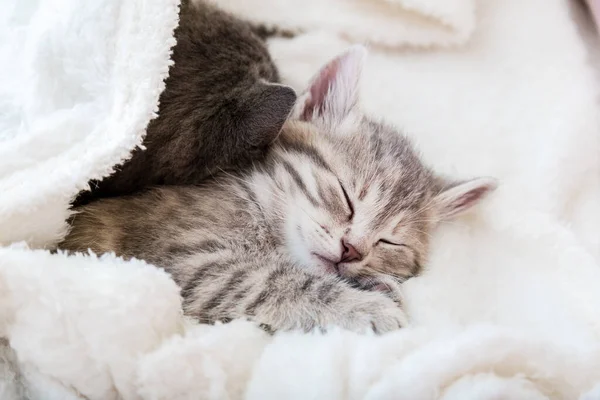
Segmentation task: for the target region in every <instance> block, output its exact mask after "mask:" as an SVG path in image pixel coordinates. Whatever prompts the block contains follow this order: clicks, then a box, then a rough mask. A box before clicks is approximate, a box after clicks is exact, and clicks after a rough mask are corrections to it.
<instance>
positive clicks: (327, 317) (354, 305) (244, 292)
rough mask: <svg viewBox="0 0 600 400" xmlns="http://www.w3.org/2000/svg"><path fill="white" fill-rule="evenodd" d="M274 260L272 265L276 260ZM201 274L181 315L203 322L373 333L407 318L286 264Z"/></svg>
mask: <svg viewBox="0 0 600 400" xmlns="http://www.w3.org/2000/svg"><path fill="white" fill-rule="evenodd" d="M274 261H275V260H274ZM227 265H228V267H227V268H224V269H221V270H220V271H219V273H218V274H211V275H210V278H209V275H207V274H203V279H201V280H191V281H190V282H188V284H187V285H186V287H185V288H184V290H183V295H184V298H185V300H186V301H185V312H186V313H187V314H189V315H191V316H193V317H196V318H198V319H199V320H200V321H201V322H214V321H217V320H222V319H230V318H244V317H246V318H249V319H251V320H254V321H256V322H258V323H262V324H266V325H269V326H270V327H271V328H272V329H275V330H288V329H302V330H305V331H310V330H312V329H314V328H317V327H319V328H327V327H329V326H340V327H343V328H346V329H349V330H352V331H357V332H365V331H368V330H371V329H372V330H374V331H375V332H377V333H383V332H388V331H392V330H396V329H399V328H401V327H402V326H403V325H405V324H406V321H407V319H406V316H405V314H404V312H403V311H402V309H401V307H400V306H399V304H398V303H397V302H396V301H395V300H394V299H393V298H392V297H391V296H388V295H386V294H385V293H381V292H378V291H369V290H365V289H362V288H359V287H353V286H352V284H351V283H350V282H348V281H345V280H342V279H340V278H338V277H336V276H332V275H318V274H315V273H313V272H310V271H307V270H304V269H302V268H301V267H299V266H297V265H294V264H293V263H290V262H288V261H286V260H282V259H278V260H276V262H274V263H269V264H268V267H264V264H263V266H261V267H258V266H257V265H256V264H255V262H253V261H241V262H239V263H236V265H232V263H230V262H228V264H227Z"/></svg>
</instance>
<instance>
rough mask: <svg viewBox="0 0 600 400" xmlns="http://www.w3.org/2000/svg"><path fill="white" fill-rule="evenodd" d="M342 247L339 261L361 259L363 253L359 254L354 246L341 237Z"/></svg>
mask: <svg viewBox="0 0 600 400" xmlns="http://www.w3.org/2000/svg"><path fill="white" fill-rule="evenodd" d="M342 247H343V248H344V251H343V253H342V259H341V260H340V262H353V261H360V260H362V259H363V255H362V254H360V253H359V252H358V250H356V248H355V247H354V246H352V245H351V244H350V243H348V242H346V241H345V240H344V239H342Z"/></svg>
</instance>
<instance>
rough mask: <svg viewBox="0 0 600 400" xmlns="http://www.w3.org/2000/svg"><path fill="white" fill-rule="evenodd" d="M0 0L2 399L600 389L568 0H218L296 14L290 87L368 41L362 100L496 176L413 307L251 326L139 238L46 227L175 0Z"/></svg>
mask: <svg viewBox="0 0 600 400" xmlns="http://www.w3.org/2000/svg"><path fill="white" fill-rule="evenodd" d="M5 3H7V4H4V5H3V6H4V7H3V12H2V13H1V14H0V21H2V23H1V24H0V68H1V69H2V73H1V74H0V244H2V245H3V246H4V247H2V248H0V336H4V337H6V338H7V339H8V340H9V341H10V347H9V346H7V345H6V342H2V341H0V349H1V351H0V398H2V399H13V398H21V397H28V398H33V399H119V398H122V399H242V398H244V399H282V398H285V399H296V398H297V399H373V400H379V399H407V400H415V399H416V400H420V399H445V400H450V399H460V400H464V399H532V400H537V399H540V400H541V399H586V400H593V399H600V312H599V310H600V290H598V286H599V284H600V157H599V155H600V145H599V141H600V113H598V99H599V97H598V94H599V93H598V88H599V77H600V74H598V72H597V71H598V69H597V66H598V61H597V60H598V53H597V51H595V50H594V49H598V48H600V47H599V46H598V45H599V43H598V41H597V37H596V35H594V34H593V33H592V32H593V28H592V25H591V24H590V22H589V20H587V19H586V17H585V15H583V14H582V11H581V9H580V8H578V6H573V5H570V4H569V2H567V1H566V0H565V1H559V0H556V1H552V2H549V1H547V0H494V1H485V2H484V1H481V2H478V1H476V0H376V1H369V0H355V1H352V2H346V1H341V0H319V1H316V0H314V1H310V2H308V3H306V4H304V3H303V4H302V6H298V3H297V2H295V1H294V0H279V1H277V2H270V1H268V0H223V1H220V2H219V3H220V4H221V5H222V6H223V7H226V8H227V9H229V10H231V11H233V12H237V13H240V14H241V15H244V16H246V17H247V18H250V19H253V20H255V21H259V22H266V23H273V24H279V25H282V26H284V27H288V28H292V29H295V30H298V31H300V32H303V33H302V34H301V35H299V36H298V37H297V38H295V39H293V40H291V41H289V40H281V39H275V40H273V41H272V42H271V48H272V50H273V53H274V55H275V57H276V59H277V61H278V63H279V65H280V67H281V69H282V75H283V77H284V78H285V79H286V80H287V82H288V83H290V84H291V85H293V86H295V87H297V88H300V87H302V86H303V85H304V84H305V82H306V80H307V79H308V78H309V77H310V75H311V74H312V73H314V71H315V70H316V68H317V67H318V65H320V64H321V63H322V62H324V61H325V60H326V59H328V58H330V57H331V56H333V55H334V54H335V53H337V52H339V51H341V50H343V49H344V48H345V47H346V46H348V44H349V43H350V42H356V41H359V42H367V43H369V44H370V45H371V56H370V59H369V61H368V65H367V68H366V71H365V73H366V77H365V81H364V87H363V92H364V106H365V108H366V109H367V110H369V112H371V113H372V114H374V115H377V116H381V117H383V118H386V119H387V120H389V121H391V122H394V123H396V124H398V125H399V126H401V127H403V128H404V129H405V130H406V132H407V133H408V134H409V135H410V136H412V137H413V138H414V140H415V142H416V143H417V145H418V146H419V148H420V149H421V151H422V153H423V156H424V157H425V159H426V160H427V161H428V162H430V163H431V164H432V165H434V166H435V167H436V168H437V169H438V170H439V171H441V172H445V173H448V174H451V175H453V176H458V177H461V176H464V177H469V176H473V175H492V176H496V177H497V178H499V179H500V181H501V186H500V188H499V190H498V191H497V192H496V193H495V194H494V196H493V197H491V198H490V199H489V201H487V202H486V203H485V204H484V205H483V206H482V207H480V208H479V210H478V211H477V212H475V213H472V214H471V215H469V216H467V217H465V218H463V219H462V220H460V221H458V222H456V223H453V224H449V225H447V226H444V227H443V228H442V229H441V230H440V232H438V233H437V234H436V235H435V237H434V245H433V248H434V250H433V254H432V258H431V262H430V265H429V270H428V271H427V272H426V273H425V274H424V275H423V276H422V277H419V278H415V279H412V280H410V281H409V282H407V284H406V299H407V306H408V312H409V315H410V317H411V321H412V323H411V326H410V327H408V328H406V329H404V330H402V331H399V332H396V333H392V334H388V335H384V336H380V337H378V336H373V335H371V336H369V335H364V336H361V335H356V334H353V333H349V332H344V331H339V330H333V331H331V332H329V333H328V334H326V335H322V334H316V333H315V334H309V335H304V334H300V333H294V332H292V333H281V334H277V335H275V336H274V337H271V336H268V335H267V334H265V333H264V332H262V331H261V330H260V329H258V328H257V327H255V326H254V325H252V324H250V323H248V322H245V321H234V322H232V323H230V324H227V325H219V326H204V325H198V324H195V323H194V322H193V321H187V320H185V318H183V317H182V314H181V307H180V305H181V304H180V298H179V294H178V289H177V287H176V286H175V284H174V283H173V281H172V280H171V279H170V278H169V277H168V276H167V274H165V273H164V272H162V271H161V270H159V269H157V268H154V267H152V266H150V265H147V264H146V263H144V262H142V261H137V260H133V261H130V262H124V261H122V260H119V259H117V258H115V257H113V256H110V255H108V256H103V257H101V258H98V257H96V256H95V255H77V256H71V257H67V256H65V255H64V254H50V253H49V252H47V251H46V250H43V248H44V247H48V246H51V245H52V244H53V243H56V242H57V241H58V240H60V238H61V236H62V235H63V234H64V232H65V225H64V219H65V217H66V216H67V215H68V210H67V205H68V202H69V200H70V198H71V197H72V196H74V195H75V194H76V193H77V191H78V190H80V189H82V188H84V187H85V185H86V182H87V181H88V180H89V179H90V178H100V177H102V176H105V175H106V174H108V173H110V171H111V168H112V167H113V166H114V165H115V164H117V163H119V162H120V161H122V160H123V159H125V158H126V157H127V155H128V154H129V151H130V150H131V149H132V148H133V147H134V146H136V145H137V144H139V143H140V141H141V137H142V135H143V131H144V128H145V126H146V124H147V123H148V121H149V120H150V118H151V117H152V116H153V112H154V111H155V110H156V106H157V99H158V96H159V93H160V90H161V89H162V80H163V79H164V78H165V76H166V74H167V72H168V65H169V48H170V47H171V45H172V44H173V39H172V31H173V28H174V26H175V24H176V7H177V4H176V0H128V1H126V2H122V1H119V0H96V1H94V2H81V1H77V0H47V1H44V2H38V1H35V0H8V1H7V2H5ZM576 21H578V22H579V24H576ZM594 63H596V64H595V65H596V67H594Z"/></svg>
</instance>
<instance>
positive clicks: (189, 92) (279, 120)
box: [75, 0, 296, 204]
mask: <svg viewBox="0 0 600 400" xmlns="http://www.w3.org/2000/svg"><path fill="white" fill-rule="evenodd" d="M264 34H265V32H263V31H262V30H260V29H258V28H256V27H253V26H251V25H250V24H249V23H247V22H245V21H242V20H240V19H238V18H236V17H234V16H232V15H229V14H227V13H225V12H223V11H221V10H219V9H217V8H215V7H214V6H212V5H209V4H207V3H204V2H197V1H196V2H195V3H190V2H189V1H187V0H184V1H183V2H182V4H181V9H180V21H179V26H178V28H177V29H176V30H175V38H176V40H177V44H176V45H175V46H174V48H173V55H172V60H173V62H174V64H173V65H172V66H171V68H170V70H169V77H168V78H167V80H166V81H165V90H164V91H163V93H162V94H161V96H160V107H159V112H158V117H157V118H156V119H154V120H152V121H151V122H150V124H149V125H148V129H147V133H146V137H145V139H144V142H143V146H144V147H145V150H141V149H136V150H135V151H134V152H133V154H132V156H131V158H130V159H129V160H128V161H127V162H125V164H123V165H122V166H121V167H119V168H118V169H117V171H115V173H114V174H112V175H111V176H109V177H107V178H106V179H104V180H102V181H100V182H97V181H94V182H90V186H91V192H83V193H81V194H80V196H79V198H78V199H77V200H76V201H75V204H85V203H86V202H88V201H90V200H91V199H93V198H97V197H107V196H115V195H123V194H128V193H133V192H135V191H138V190H140V189H143V188H146V187H148V186H150V185H158V184H166V185H173V184H177V185H182V184H193V183H197V182H199V181H201V180H203V179H204V178H206V177H208V176H211V175H213V174H214V173H216V172H218V171H219V170H222V169H223V170H235V169H240V168H244V167H247V166H248V165H249V164H250V163H251V162H253V161H255V160H258V159H260V158H262V157H263V156H264V154H265V152H266V147H267V146H268V145H269V144H270V143H271V142H273V141H274V140H275V138H276V137H277V135H278V134H279V132H280V131H281V127H282V126H283V124H284V122H285V120H286V118H287V117H288V116H289V114H290V112H291V110H292V107H293V105H294V102H295V101H296V94H295V92H294V90H293V89H291V88H289V87H287V86H283V85H280V84H277V83H271V82H277V81H279V75H278V72H277V69H276V67H275V65H274V64H273V61H272V60H271V57H270V56H269V53H268V51H267V48H266V46H265V43H264V41H263V38H261V37H260V36H262V35H264Z"/></svg>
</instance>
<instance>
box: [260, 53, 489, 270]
mask: <svg viewBox="0 0 600 400" xmlns="http://www.w3.org/2000/svg"><path fill="white" fill-rule="evenodd" d="M365 56H366V50H365V49H364V48H363V47H361V46H357V47H353V48H352V49H350V50H349V51H347V52H346V53H344V54H342V55H340V56H339V57H337V58H335V59H334V60H332V61H331V62H329V63H328V64H327V65H326V66H325V67H324V68H323V69H321V71H320V72H319V73H318V74H317V76H316V77H315V78H314V79H313V81H312V83H311V84H310V86H309V88H308V89H307V90H306V91H305V92H304V94H303V95H302V96H301V97H300V98H299V100H298V102H297V105H296V108H295V111H294V117H295V118H294V120H292V121H290V122H289V123H288V124H287V126H286V127H285V128H284V131H283V133H282V135H281V137H280V140H279V144H278V145H277V146H276V147H275V149H274V152H273V154H274V155H273V158H272V162H271V164H270V165H271V168H273V171H271V176H273V177H274V178H275V179H274V180H275V182H277V183H276V187H277V188H278V189H279V190H278V192H279V194H278V195H277V196H276V197H277V198H276V199H274V200H273V201H274V202H275V203H277V206H274V209H277V208H280V217H281V220H282V221H284V224H283V225H284V228H283V232H284V233H283V236H284V237H285V243H286V246H287V247H288V249H289V251H290V252H291V254H292V255H293V256H294V257H295V258H296V259H297V261H298V262H300V263H301V264H302V265H304V266H307V267H313V268H321V269H323V268H324V269H326V270H328V271H330V272H333V273H339V274H341V275H343V276H347V277H357V276H369V275H373V274H376V273H385V274H389V275H393V276H396V277H398V278H400V279H405V278H408V277H410V276H413V275H415V274H417V273H418V272H419V271H420V269H421V265H422V263H423V262H424V260H425V258H426V255H427V252H428V243H429V236H430V233H431V231H432V229H433V228H434V227H435V226H436V224H438V223H439V222H440V221H442V220H445V219H448V218H452V217H454V216H456V215H458V214H460V213H462V212H464V211H466V210H468V209H469V208H471V207H472V206H473V205H475V204H476V203H478V202H479V201H480V200H481V199H482V198H483V197H484V196H485V195H486V194H487V193H488V192H490V191H491V190H493V189H494V188H495V186H496V183H495V180H493V179H489V178H477V179H473V180H469V181H464V182H449V181H447V180H445V179H442V178H440V177H437V176H436V175H435V174H434V173H433V172H432V171H431V170H430V169H429V168H427V167H426V166H425V165H424V164H423V163H422V162H421V160H420V159H419V157H418V155H417V154H416V153H415V151H414V150H413V148H412V146H411V144H410V143H409V141H408V139H407V138H406V137H405V136H403V135H402V134H401V132H399V131H398V130H397V129H395V128H394V127H392V126H389V125H387V124H384V123H381V122H377V121H374V120H372V119H370V118H368V117H366V116H365V115H364V114H363V113H362V112H361V110H360V107H359V84H360V75H361V69H362V66H363V62H364V59H365Z"/></svg>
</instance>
